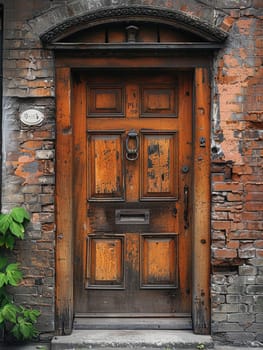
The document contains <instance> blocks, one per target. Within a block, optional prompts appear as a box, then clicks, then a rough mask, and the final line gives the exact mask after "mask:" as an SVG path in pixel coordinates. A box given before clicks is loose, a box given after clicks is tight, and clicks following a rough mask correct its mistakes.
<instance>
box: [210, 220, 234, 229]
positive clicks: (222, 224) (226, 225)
mask: <svg viewBox="0 0 263 350" xmlns="http://www.w3.org/2000/svg"><path fill="white" fill-rule="evenodd" d="M212 227H213V229H215V230H229V229H230V227H231V221H213V222H212Z"/></svg>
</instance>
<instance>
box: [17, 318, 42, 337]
mask: <svg viewBox="0 0 263 350" xmlns="http://www.w3.org/2000/svg"><path fill="white" fill-rule="evenodd" d="M17 321H18V325H19V333H20V334H21V336H20V337H21V338H22V339H23V340H26V339H27V340H29V339H32V338H33V337H35V336H36V335H37V334H38V332H37V330H36V329H35V327H34V326H33V325H32V323H31V322H28V321H26V320H25V319H24V318H23V317H18V320H17Z"/></svg>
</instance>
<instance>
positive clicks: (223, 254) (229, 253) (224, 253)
mask: <svg viewBox="0 0 263 350" xmlns="http://www.w3.org/2000/svg"><path fill="white" fill-rule="evenodd" d="M214 257H215V258H223V259H229V258H236V257H237V250H236V249H217V250H215V251H214Z"/></svg>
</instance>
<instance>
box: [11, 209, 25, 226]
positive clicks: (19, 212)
mask: <svg viewBox="0 0 263 350" xmlns="http://www.w3.org/2000/svg"><path fill="white" fill-rule="evenodd" d="M10 215H11V217H12V218H13V219H14V220H15V221H16V222H19V223H20V224H22V223H23V222H24V220H30V217H29V214H28V212H27V211H26V209H25V208H23V207H16V208H13V209H12V210H11V212H10Z"/></svg>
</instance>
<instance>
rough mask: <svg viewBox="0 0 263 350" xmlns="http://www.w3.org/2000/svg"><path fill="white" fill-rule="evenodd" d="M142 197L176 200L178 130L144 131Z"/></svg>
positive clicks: (146, 198)
mask: <svg viewBox="0 0 263 350" xmlns="http://www.w3.org/2000/svg"><path fill="white" fill-rule="evenodd" d="M141 146H142V150H141V156H142V172H141V176H142V182H141V190H142V193H141V199H145V200H161V201H164V200H169V199H171V200H175V199H176V197H177V186H178V183H177V182H178V179H177V178H178V169H177V163H178V156H179V154H178V146H177V133H176V132H165V131H155V132H142V145H141Z"/></svg>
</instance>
